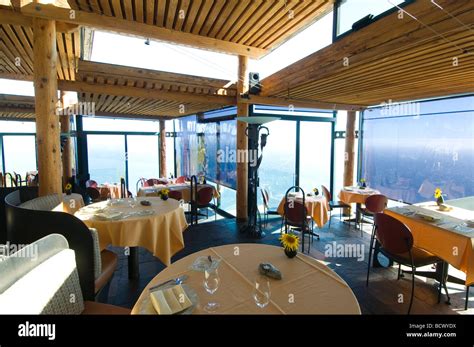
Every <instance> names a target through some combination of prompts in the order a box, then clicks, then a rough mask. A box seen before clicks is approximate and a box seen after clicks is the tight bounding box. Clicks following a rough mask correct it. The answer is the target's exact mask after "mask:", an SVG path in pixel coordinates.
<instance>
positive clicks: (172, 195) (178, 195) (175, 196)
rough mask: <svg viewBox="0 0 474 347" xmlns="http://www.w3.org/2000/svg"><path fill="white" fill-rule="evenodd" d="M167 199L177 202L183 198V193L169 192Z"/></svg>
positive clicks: (177, 191)
mask: <svg viewBox="0 0 474 347" xmlns="http://www.w3.org/2000/svg"><path fill="white" fill-rule="evenodd" d="M168 197H170V198H171V199H175V200H178V201H179V200H181V199H182V198H183V193H181V192H180V191H179V190H170V192H169V193H168Z"/></svg>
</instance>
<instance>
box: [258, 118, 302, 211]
mask: <svg viewBox="0 0 474 347" xmlns="http://www.w3.org/2000/svg"><path fill="white" fill-rule="evenodd" d="M265 126H266V127H267V128H268V129H269V130H270V136H269V137H268V140H267V141H268V142H267V146H266V147H265V148H264V149H263V159H262V164H261V165H260V170H259V177H260V186H261V187H264V188H266V189H268V191H269V193H270V206H271V207H276V206H278V204H279V203H280V201H281V199H282V198H283V196H284V195H285V192H286V190H287V189H288V188H290V187H291V186H292V185H293V184H294V182H295V165H296V164H295V161H296V151H295V144H296V122H294V121H285V120H278V121H273V122H270V123H267V124H265Z"/></svg>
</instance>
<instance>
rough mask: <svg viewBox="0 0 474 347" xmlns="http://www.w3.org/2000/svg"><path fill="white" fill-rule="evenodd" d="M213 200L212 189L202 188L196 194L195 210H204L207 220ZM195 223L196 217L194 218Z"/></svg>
mask: <svg viewBox="0 0 474 347" xmlns="http://www.w3.org/2000/svg"><path fill="white" fill-rule="evenodd" d="M213 198H214V189H213V188H212V187H202V188H201V189H199V190H198V192H197V199H196V208H197V209H200V208H206V217H207V218H209V208H212V207H213V205H212V204H211V201H212V199H213ZM214 220H217V213H215V211H214ZM196 221H197V217H196Z"/></svg>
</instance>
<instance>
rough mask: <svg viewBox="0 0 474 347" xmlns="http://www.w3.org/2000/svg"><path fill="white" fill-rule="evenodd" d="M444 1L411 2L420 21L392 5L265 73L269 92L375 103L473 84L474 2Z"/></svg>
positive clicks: (472, 88) (446, 92)
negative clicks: (381, 15)
mask: <svg viewBox="0 0 474 347" xmlns="http://www.w3.org/2000/svg"><path fill="white" fill-rule="evenodd" d="M437 3H438V4H439V5H440V6H441V7H442V8H443V10H441V9H439V8H437V7H435V5H434V4H432V3H431V2H430V1H428V0H423V1H417V2H415V3H414V4H411V5H409V6H407V7H405V10H406V11H407V12H408V13H410V14H411V15H413V16H415V17H416V18H417V19H418V20H419V21H416V20H414V19H413V18H412V17H410V16H409V15H407V14H405V15H404V16H403V19H399V18H398V13H393V14H390V15H389V16H387V17H385V18H382V19H381V20H379V21H377V22H375V23H373V24H371V25H369V26H368V27H366V28H363V29H361V30H359V31H357V32H355V33H352V34H349V35H347V36H346V37H343V38H341V39H340V40H338V41H336V42H335V43H334V44H333V45H331V46H328V47H326V48H324V49H322V50H320V51H318V52H316V53H314V54H312V55H310V56H308V57H306V58H304V59H302V60H300V61H298V62H296V63H294V64H293V65H291V66H289V67H287V68H285V69H283V70H281V71H279V72H277V73H275V74H274V75H272V76H269V77H268V78H266V79H264V80H263V81H262V84H263V92H262V95H265V96H285V97H288V96H289V97H292V98H304V99H310V100H318V101H324V102H334V103H348V104H359V105H375V104H380V103H382V102H384V101H388V100H393V101H403V100H414V99H418V98H429V97H436V96H445V95H450V94H457V93H469V92H473V91H474V2H473V1H472V0H457V1H449V0H439V1H437ZM420 22H421V23H423V24H421V23H420ZM438 34H439V35H438ZM346 58H347V59H348V60H347V61H348V63H349V64H348V65H347V66H344V61H345V59H346ZM453 59H457V66H456V65H455V64H453V62H455V61H454V60H453Z"/></svg>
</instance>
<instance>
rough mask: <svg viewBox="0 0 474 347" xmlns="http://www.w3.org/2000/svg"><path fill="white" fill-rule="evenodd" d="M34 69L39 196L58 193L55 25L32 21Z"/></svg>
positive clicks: (58, 144) (59, 165) (42, 21)
mask: <svg viewBox="0 0 474 347" xmlns="http://www.w3.org/2000/svg"><path fill="white" fill-rule="evenodd" d="M33 58H34V59H33V70H34V86H35V114H36V145H37V149H38V175H39V195H40V196H43V195H48V194H61V193H62V185H61V145H60V139H59V136H60V131H59V115H58V114H57V112H56V106H57V99H58V95H57V90H58V87H57V86H58V81H57V70H56V63H57V50H56V23H55V22H54V21H52V20H45V19H39V18H33Z"/></svg>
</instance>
